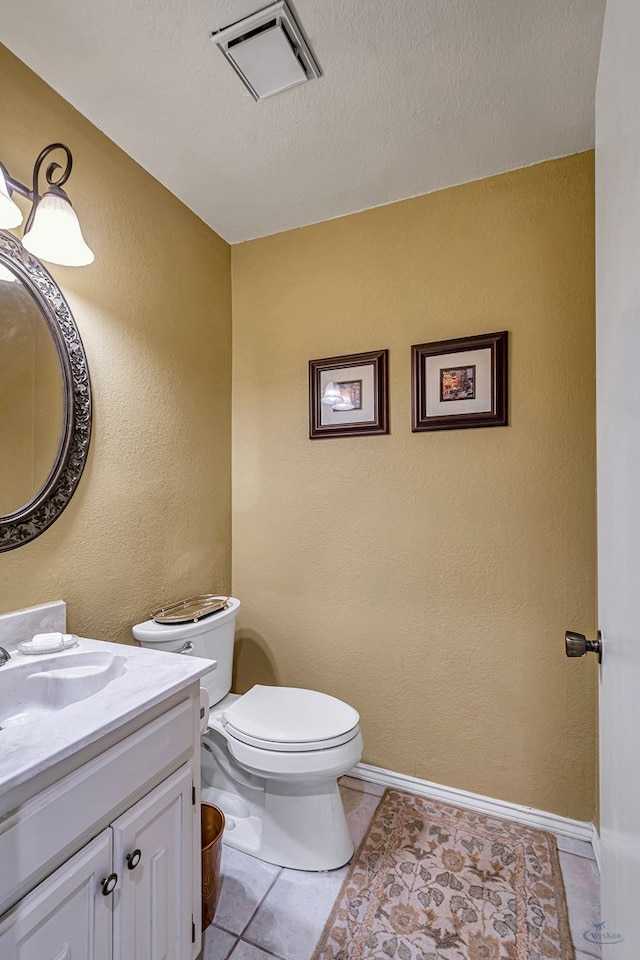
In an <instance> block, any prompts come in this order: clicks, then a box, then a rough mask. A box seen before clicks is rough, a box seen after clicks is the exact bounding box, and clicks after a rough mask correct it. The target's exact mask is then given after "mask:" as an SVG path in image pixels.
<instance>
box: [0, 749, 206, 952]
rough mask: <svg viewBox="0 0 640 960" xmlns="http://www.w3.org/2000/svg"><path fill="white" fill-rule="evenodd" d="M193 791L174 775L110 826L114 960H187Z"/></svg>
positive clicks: (186, 777) (182, 775)
mask: <svg viewBox="0 0 640 960" xmlns="http://www.w3.org/2000/svg"><path fill="white" fill-rule="evenodd" d="M191 789H192V779H191V769H190V768H189V767H186V768H183V769H181V770H178V772H177V773H175V774H174V775H173V776H172V777H170V778H169V779H168V780H165V782H164V783H162V784H161V785H160V786H159V787H156V789H155V790H153V791H152V793H150V794H149V795H148V796H147V797H145V798H144V799H143V800H141V801H140V802H139V803H137V804H136V805H135V807H132V809H131V810H130V811H129V812H128V813H125V814H124V815H123V816H122V817H119V818H118V820H116V822H115V823H114V824H113V827H112V829H113V852H114V856H113V861H114V869H115V870H116V872H117V874H118V882H117V886H116V889H115V890H114V895H115V894H116V893H117V896H114V895H112V896H113V910H114V925H113V960H132V958H134V957H135V958H136V960H165V958H166V960H174V958H175V960H190V957H191V950H192V947H191V944H192V942H193V941H195V930H194V929H192V925H193V924H194V917H193V911H192V906H191V902H192V898H191V887H192V883H191V875H192V864H193V857H192V842H191V839H192V813H191V811H192V794H191ZM0 956H1V954H0ZM20 960H22V958H20ZM29 960H30V958H29Z"/></svg>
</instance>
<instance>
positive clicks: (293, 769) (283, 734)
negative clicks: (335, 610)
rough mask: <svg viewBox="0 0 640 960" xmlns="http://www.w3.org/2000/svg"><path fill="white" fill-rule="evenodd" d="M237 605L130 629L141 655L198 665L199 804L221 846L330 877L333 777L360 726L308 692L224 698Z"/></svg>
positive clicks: (343, 832)
mask: <svg viewBox="0 0 640 960" xmlns="http://www.w3.org/2000/svg"><path fill="white" fill-rule="evenodd" d="M239 609H240V601H239V600H237V599H235V598H229V603H228V605H227V608H226V609H225V610H223V611H221V612H219V613H214V614H211V615H209V616H207V617H204V618H203V619H201V620H199V621H198V622H190V623H182V624H171V625H167V624H159V623H156V622H155V621H154V620H147V621H146V622H145V623H140V624H137V625H136V626H135V627H133V635H134V637H135V638H136V639H137V640H138V641H139V642H140V644H141V645H142V646H143V647H151V648H154V649H156V650H165V651H167V652H172V653H182V654H184V655H190V654H191V655H193V656H198V657H204V658H206V659H210V660H215V661H216V664H217V666H216V669H215V670H213V671H211V673H209V674H207V675H206V676H205V677H203V678H202V681H201V682H202V685H203V687H204V688H205V689H206V691H207V694H208V698H209V702H210V703H211V708H210V712H209V723H208V726H207V729H206V731H205V733H204V735H203V737H202V799H203V800H206V801H208V802H210V803H214V804H216V806H218V807H220V808H221V810H222V811H223V812H224V814H225V817H226V823H227V826H226V829H225V834H224V842H225V843H227V844H228V845H229V846H232V847H235V848H236V849H238V850H242V851H243V852H245V853H249V854H251V855H253V856H255V857H258V858H259V859H261V860H266V861H267V862H269V863H274V864H277V865H279V866H282V867H291V868H294V869H298V870H332V869H335V868H336V867H341V866H343V865H344V864H345V863H347V861H348V860H349V859H350V858H351V856H352V854H353V841H352V840H351V836H350V834H349V830H348V828H347V822H346V817H345V813H344V808H343V805H342V799H341V797H340V791H339V788H338V782H337V781H338V777H340V776H342V775H343V774H344V773H346V772H347V771H348V770H350V769H351V768H352V767H353V766H354V765H355V764H356V763H357V762H358V761H359V760H360V758H361V756H362V734H361V733H360V728H359V716H358V713H357V711H356V710H354V708H353V707H351V706H349V704H347V703H344V702H343V701H341V700H338V699H336V698H335V697H331V696H329V695H328V694H324V693H320V692H318V691H316V690H305V689H300V688H297V687H277V686H262V685H259V684H258V685H256V686H254V687H252V688H251V690H249V691H248V692H247V693H245V694H242V695H241V696H238V695H236V694H232V693H230V692H229V691H230V690H231V675H232V665H233V644H234V634H235V620H236V617H237V615H238V611H239Z"/></svg>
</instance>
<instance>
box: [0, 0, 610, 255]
mask: <svg viewBox="0 0 640 960" xmlns="http://www.w3.org/2000/svg"><path fill="white" fill-rule="evenodd" d="M262 5H264V4H262V3H261V2H260V0H208V2H207V0H135V2H132V0H107V2H102V3H98V2H97V0H89V2H87V0H3V2H2V15H1V17H0V38H1V39H2V41H3V42H4V43H5V44H6V45H7V46H8V47H9V48H10V49H11V50H13V52H14V53H15V54H17V56H18V57H20V58H21V59H22V60H24V62H25V63H27V64H28V65H29V66H30V67H31V68H32V69H33V70H35V71H36V73H38V74H40V76H42V77H43V78H44V79H45V80H46V81H47V82H48V83H49V84H50V85H51V86H52V87H54V89H56V90H57V91H59V93H61V94H62V96H63V97H65V98H66V99H67V100H69V101H70V102H71V103H72V104H73V105H74V106H76V107H77V108H78V109H79V110H80V111H81V113H83V114H84V115H85V116H86V117H88V118H89V119H90V120H91V121H93V123H95V124H96V126H98V127H99V128H100V129H101V130H103V131H104V132H105V133H106V134H107V135H108V136H109V137H111V139H112V140H114V141H115V142H116V143H118V144H119V145H120V146H121V147H122V148H123V149H124V150H125V151H126V152H127V153H129V154H130V155H131V156H132V157H134V158H135V159H136V160H137V161H138V162H139V163H140V164H142V166H143V167H145V168H146V169H147V170H149V171H150V173H152V174H153V175H154V176H155V177H157V179H158V180H160V181H161V182H162V183H163V184H165V186H167V187H168V188H169V190H171V191H172V192H173V193H175V194H176V196H178V197H180V199H181V200H183V201H184V202H185V203H186V204H187V205H188V206H189V207H190V208H191V209H192V210H194V211H195V212H196V213H197V214H198V215H199V216H200V217H201V218H202V219H203V220H204V221H206V223H208V224H209V225H210V226H211V227H213V228H214V230H216V231H217V232H218V233H219V234H221V236H223V237H224V238H225V239H226V240H228V241H229V242H231V243H235V242H238V241H241V240H246V239H249V238H252V237H258V236H263V235H265V234H270V233H277V232H279V231H281V230H288V229H290V228H292V227H298V226H301V225H303V224H307V223H313V222H315V221H319V220H327V219H330V218H332V217H338V216H341V215H343V214H347V213H352V212H354V211H356V210H363V209H366V208H368V207H374V206H378V205H380V204H384V203H390V202H392V201H394V200H400V199H403V198H406V197H412V196H416V195H418V194H422V193H428V192H430V191H432V190H438V189H441V188H443V187H446V186H451V185H453V184H457V183H464V182H466V181H469V180H475V179H478V178H480V177H486V176H490V175H491V174H495V173H500V172H503V171H505V170H510V169H514V168H516V167H522V166H526V165H527V164H531V163H536V162H538V161H541V160H545V159H549V158H551V157H557V156H563V155H566V154H570V153H575V152H577V151H580V150H585V149H587V148H589V147H591V146H592V145H593V126H594V117H593V108H594V95H595V81H596V71H597V64H598V52H599V46H600V36H601V29H602V17H603V11H604V0H296V2H295V10H296V12H297V15H298V18H299V20H300V21H301V22H302V25H303V27H304V29H305V30H306V33H307V36H308V38H309V40H310V42H311V45H312V47H313V49H314V51H315V54H316V56H317V58H318V60H319V62H320V65H321V67H322V69H323V71H324V76H323V77H322V79H320V80H318V81H313V82H311V83H309V84H305V85H303V86H302V87H299V88H296V89H293V90H289V91H287V92H285V93H283V94H281V95H279V96H276V97H274V98H273V99H270V100H267V101H265V102H263V103H258V104H256V103H254V101H253V100H252V99H251V98H250V96H249V94H248V93H246V91H245V89H244V87H243V86H242V84H241V82H240V80H239V79H238V78H237V77H236V76H235V74H234V73H233V71H232V70H231V68H230V66H229V65H228V64H227V63H226V62H225V60H224V58H223V56H222V54H221V53H220V52H219V51H218V50H217V49H216V47H215V46H214V45H213V44H212V42H211V41H210V39H209V38H210V34H211V31H212V30H214V29H218V28H220V27H223V26H226V25H227V24H228V23H230V22H232V21H234V20H237V19H238V18H240V17H243V16H245V15H247V14H249V13H251V12H253V11H254V10H256V9H258V8H259V7H260V6H262Z"/></svg>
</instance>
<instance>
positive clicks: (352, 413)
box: [320, 363, 376, 427]
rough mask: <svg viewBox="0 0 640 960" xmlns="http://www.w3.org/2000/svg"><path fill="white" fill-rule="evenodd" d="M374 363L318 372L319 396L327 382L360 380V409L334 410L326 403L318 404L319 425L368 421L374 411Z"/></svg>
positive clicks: (370, 419) (373, 415) (373, 416)
mask: <svg viewBox="0 0 640 960" xmlns="http://www.w3.org/2000/svg"><path fill="white" fill-rule="evenodd" d="M374 373H375V365H374V364H373V363H366V364H363V365H361V366H356V367H340V368H339V369H335V368H334V369H333V370H322V371H321V373H320V396H321V397H322V396H323V395H324V391H325V390H326V388H327V385H328V384H329V383H333V382H335V381H337V382H338V383H340V382H341V381H343V380H362V396H361V401H362V409H360V410H358V409H356V410H334V409H333V407H331V406H329V404H328V403H321V404H320V425H321V426H323V427H325V426H329V425H331V424H334V423H345V424H347V423H370V422H373V420H374V418H375V413H376V402H375V376H374Z"/></svg>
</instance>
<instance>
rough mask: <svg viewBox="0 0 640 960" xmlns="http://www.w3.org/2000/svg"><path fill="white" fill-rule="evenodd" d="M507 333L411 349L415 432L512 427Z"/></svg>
mask: <svg viewBox="0 0 640 960" xmlns="http://www.w3.org/2000/svg"><path fill="white" fill-rule="evenodd" d="M507 340H508V334H507V331H506V330H503V331H502V332H501V333H485V334H482V335H481V336H477V337H462V338H460V339H458V340H438V341H435V342H434V343H418V344H416V345H415V346H413V347H411V359H412V364H411V365H412V372H411V386H412V403H411V416H412V423H411V429H412V430H413V432H414V433H416V432H419V431H421V430H459V429H462V428H465V427H505V426H506V425H507Z"/></svg>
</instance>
